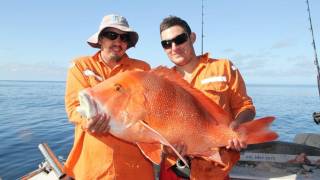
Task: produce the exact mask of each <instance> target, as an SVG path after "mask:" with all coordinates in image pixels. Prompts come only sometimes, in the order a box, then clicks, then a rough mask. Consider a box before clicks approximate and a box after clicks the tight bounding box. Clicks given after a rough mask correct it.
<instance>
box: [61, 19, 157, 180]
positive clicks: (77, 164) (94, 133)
mask: <svg viewBox="0 0 320 180" xmlns="http://www.w3.org/2000/svg"><path fill="white" fill-rule="evenodd" d="M138 39H139V36H138V33H137V32H135V31H134V30H133V29H132V28H130V27H129V24H128V22H127V20H126V19H125V18H124V17H122V16H119V15H115V14H111V15H107V16H105V17H104V18H103V19H102V22H101V24H100V27H99V30H98V32H96V33H95V34H93V35H92V36H91V37H90V38H89V39H88V40H87V42H88V44H89V45H90V46H92V47H94V48H99V49H100V50H99V51H98V52H97V53H96V54H94V55H93V56H86V57H80V58H77V59H75V60H74V61H73V63H72V66H71V67H70V69H69V70H68V76H67V83H66V94H65V106H66V111H67V115H68V118H69V120H70V122H72V123H73V124H74V125H75V136H74V144H73V148H72V150H71V152H70V154H69V157H68V159H67V161H66V163H65V172H66V174H67V175H68V176H70V177H72V178H75V179H148V180H149V179H154V174H153V166H152V163H150V162H149V161H148V160H147V159H146V158H145V157H144V156H143V155H142V153H141V152H140V150H139V149H138V147H136V146H135V145H132V144H130V143H127V142H125V141H122V140H119V139H117V138H115V137H113V136H112V135H109V134H108V131H109V118H110V117H109V116H108V115H104V114H103V115H96V116H95V117H94V118H91V119H85V118H83V117H81V116H80V114H79V113H78V112H77V111H76V108H77V106H79V101H78V92H79V91H81V90H82V89H84V88H88V87H93V86H95V85H97V84H99V83H100V82H101V81H103V80H105V79H108V78H110V77H111V76H114V75H115V74H117V73H119V72H123V71H127V70H149V69H150V66H149V65H148V64H147V63H145V62H144V61H141V60H136V59H132V58H129V57H128V55H127V54H126V50H127V49H129V48H131V47H134V46H135V45H136V43H137V42H138Z"/></svg>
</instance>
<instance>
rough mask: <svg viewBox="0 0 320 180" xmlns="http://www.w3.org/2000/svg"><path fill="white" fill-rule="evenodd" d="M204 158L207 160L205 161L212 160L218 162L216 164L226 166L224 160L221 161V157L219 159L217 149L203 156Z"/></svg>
mask: <svg viewBox="0 0 320 180" xmlns="http://www.w3.org/2000/svg"><path fill="white" fill-rule="evenodd" d="M204 159H205V160H207V161H212V162H215V163H218V164H220V165H222V166H224V167H225V166H226V164H225V163H224V162H222V159H221V156H220V153H219V151H216V152H214V153H212V154H211V155H210V156H208V157H204Z"/></svg>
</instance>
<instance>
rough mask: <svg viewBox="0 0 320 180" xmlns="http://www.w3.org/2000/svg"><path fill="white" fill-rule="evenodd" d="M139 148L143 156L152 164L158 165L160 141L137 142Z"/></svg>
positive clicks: (160, 150) (160, 151)
mask: <svg viewBox="0 0 320 180" xmlns="http://www.w3.org/2000/svg"><path fill="white" fill-rule="evenodd" d="M137 145H138V147H139V149H140V150H141V152H142V153H143V155H144V156H145V157H147V158H148V159H149V160H150V161H152V162H153V163H154V164H157V165H160V162H161V154H162V147H161V146H162V145H161V144H160V143H152V144H151V143H141V142H139V143H137Z"/></svg>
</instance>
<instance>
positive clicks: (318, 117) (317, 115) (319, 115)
mask: <svg viewBox="0 0 320 180" xmlns="http://www.w3.org/2000/svg"><path fill="white" fill-rule="evenodd" d="M306 3H307V6H308V9H307V10H308V15H309V24H310V31H311V37H312V46H313V50H314V65H315V66H316V68H317V72H318V74H317V83H318V92H319V97H320V68H319V62H318V55H317V48H316V43H315V40H314V33H313V27H312V20H311V13H310V5H309V0H306ZM312 116H313V120H314V122H315V123H316V124H320V112H314V113H313V115H312Z"/></svg>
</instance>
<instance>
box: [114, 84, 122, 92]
mask: <svg viewBox="0 0 320 180" xmlns="http://www.w3.org/2000/svg"><path fill="white" fill-rule="evenodd" d="M121 88H122V86H121V84H115V85H114V89H115V90H116V91H120V90H121Z"/></svg>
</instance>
